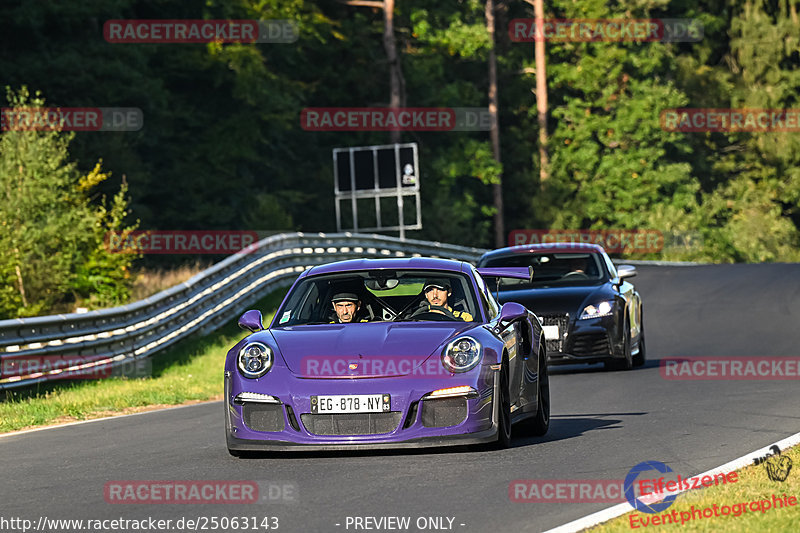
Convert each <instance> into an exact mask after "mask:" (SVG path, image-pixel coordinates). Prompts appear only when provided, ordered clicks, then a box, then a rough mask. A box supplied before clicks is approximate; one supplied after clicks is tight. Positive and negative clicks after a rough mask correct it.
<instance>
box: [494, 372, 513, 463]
mask: <svg viewBox="0 0 800 533" xmlns="http://www.w3.org/2000/svg"><path fill="white" fill-rule="evenodd" d="M510 446H511V393H510V391H509V386H508V361H506V360H505V359H504V360H503V364H502V366H501V367H500V405H498V411H497V441H496V442H495V447H496V448H508V447H510Z"/></svg>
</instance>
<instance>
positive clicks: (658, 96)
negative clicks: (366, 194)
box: [0, 0, 800, 294]
mask: <svg viewBox="0 0 800 533" xmlns="http://www.w3.org/2000/svg"><path fill="white" fill-rule="evenodd" d="M495 4H496V25H497V32H496V36H497V42H496V43H495V49H496V52H497V54H498V70H499V72H498V77H499V98H500V106H499V112H500V134H501V143H500V144H501V149H502V165H499V164H498V163H497V162H496V161H495V160H494V159H493V157H492V150H491V144H490V142H489V135H488V133H487V132H457V133H456V132H424V133H423V132H404V133H403V135H402V140H403V141H416V142H418V143H419V145H420V163H421V167H422V177H421V184H422V197H423V217H422V218H423V226H424V229H423V230H421V231H419V232H412V233H410V234H409V236H413V237H417V238H423V239H434V240H441V241H446V242H452V243H458V244H468V245H475V246H485V247H489V246H491V245H492V244H493V241H492V214H493V208H492V205H493V202H492V191H491V183H493V182H495V181H496V180H497V178H498V177H499V176H501V175H502V180H503V192H504V203H505V226H506V228H507V229H514V228H550V227H554V228H593V229H600V228H652V229H657V230H660V231H663V232H664V233H665V235H674V236H687V235H688V236H692V237H693V240H692V242H694V243H695V245H693V246H691V247H681V246H680V245H677V246H675V247H668V248H667V249H665V251H664V252H663V253H662V254H660V255H659V257H666V258H671V259H699V260H711V261H722V262H730V261H787V260H798V258H799V257H800V253H799V252H798V249H799V248H800V246H799V245H800V233H799V232H798V227H799V226H800V211H798V207H800V165H798V163H800V133H797V132H770V133H763V132H752V133H747V132H739V133H682V132H669V131H665V130H664V129H662V128H661V125H660V122H659V112H660V111H661V110H663V109H665V108H676V107H716V108H725V107H753V108H797V107H800V103H798V99H800V90H799V89H800V68H799V67H800V52H798V50H800V47H799V45H798V40H799V39H800V23H798V14H797V11H798V4H800V2H797V1H796V0H772V1H764V0H746V1H744V2H743V1H741V0H736V1H734V2H723V1H721V0H700V1H699V2H689V1H686V0H678V1H673V2H667V1H666V0H636V1H633V0H623V1H621V2H614V3H608V2H605V1H604V0H581V1H580V2H574V1H572V0H554V1H551V2H546V3H545V15H546V17H548V18H605V19H609V18H637V19H642V18H656V17H661V18H696V19H699V20H700V21H702V23H703V25H704V29H705V35H704V38H703V39H702V40H701V41H699V42H676V43H656V42H549V43H547V64H548V68H547V71H548V72H547V74H548V88H549V117H550V118H549V126H548V129H549V146H548V151H549V154H550V163H551V166H550V173H549V174H550V178H549V179H548V180H547V181H546V182H545V183H543V184H542V183H539V172H538V165H539V161H538V157H539V156H538V145H537V140H538V131H537V121H536V100H535V93H534V88H535V75H534V73H533V72H534V62H533V43H520V42H512V41H511V40H510V37H509V34H508V31H507V27H508V23H509V21H511V20H512V19H514V18H530V17H532V16H533V9H532V7H531V5H530V4H528V3H526V2H522V1H515V2H510V1H496V2H495ZM3 11H4V12H3V14H2V15H3V16H2V17H0V32H2V34H3V36H4V38H3V40H2V41H1V42H0V85H3V86H5V85H9V86H11V87H13V88H15V89H17V88H19V87H22V86H24V85H27V86H28V87H31V88H32V89H35V90H40V91H42V93H43V94H44V96H45V97H46V98H47V99H48V102H49V104H50V105H60V106H73V107H74V106H99V107H114V106H119V107H139V108H141V109H142V110H143V113H144V122H145V125H144V128H142V129H141V130H140V131H136V132H92V133H89V132H85V133H78V134H76V135H75V137H74V139H73V140H72V144H71V145H70V152H71V154H72V156H73V159H76V160H77V165H78V168H79V169H81V170H82V172H83V173H85V174H88V173H90V172H92V169H94V167H95V162H96V161H97V160H98V159H99V158H102V160H103V168H104V169H105V172H111V178H109V179H107V180H105V181H103V182H102V183H98V190H99V191H100V192H104V193H105V194H107V195H111V194H114V193H116V191H118V190H119V189H120V185H121V183H122V179H123V176H124V177H126V179H127V183H128V191H127V193H128V194H129V195H130V197H131V205H130V212H131V215H129V220H128V222H130V221H132V220H135V219H140V220H141V225H140V227H141V228H143V229H248V230H281V229H290V230H302V231H332V230H334V229H335V218H334V201H333V168H332V163H331V149H332V148H334V147H341V146H362V145H368V144H384V143H387V142H389V133H386V132H323V133H320V132H312V131H305V130H303V129H302V128H301V127H300V113H301V111H302V109H303V108H305V107H336V106H347V107H367V106H385V105H387V103H388V101H389V92H390V91H389V67H388V65H387V61H386V54H385V51H384V47H383V43H382V34H383V14H382V12H381V10H380V9H378V8H374V7H363V6H352V5H346V4H345V3H344V2H333V1H311V0H259V1H254V0H211V1H198V0H189V1H180V2H179V1H176V0H172V1H161V2H157V3H154V2H149V1H143V0H141V1H137V0H113V1H110V2H109V1H105V0H103V1H100V0H87V1H81V2H77V1H69V2H65V1H61V0H37V1H30V0H29V1H24V2H21V3H20V4H19V5H16V6H15V7H4V8H3ZM201 18H205V19H291V20H293V21H296V22H297V24H298V27H299V32H300V35H299V39H298V40H297V41H296V42H294V43H291V44H220V43H210V44H111V43H108V42H106V41H105V40H104V38H103V24H104V22H105V21H106V20H109V19H201ZM394 23H395V35H396V39H397V44H398V50H399V52H400V62H401V66H402V72H403V78H404V82H405V83H404V87H405V100H406V105H407V106H409V107H423V106H430V107H446V106H451V107H485V106H486V105H487V101H488V97H487V88H488V75H487V72H488V69H487V58H488V51H489V49H490V47H491V46H492V45H491V42H490V40H489V38H488V33H487V30H486V22H485V14H484V2H483V1H482V0H441V1H437V2H431V1H428V0H397V2H396V10H395V20H394ZM7 136H9V133H5V134H4V135H3V137H4V141H3V143H4V147H5V148H4V150H5V152H4V154H8V150H9V149H12V145H14V143H15V141H12V140H6V139H5V138H6V137H7ZM53 142H56V141H53ZM58 142H62V141H58ZM54 146H55V145H54ZM53 149H55V148H53ZM4 157H5V155H4ZM62 159H63V158H62ZM63 161H64V164H65V165H66V164H67V160H66V159H63ZM9 168H10V167H9V166H8V164H6V163H3V167H2V172H4V173H5V172H10V171H9ZM64 168H66V167H64ZM75 171H76V172H77V170H75ZM53 172H55V173H56V174H57V173H58V172H60V170H59V169H58V167H57V166H55V165H54V166H53ZM97 172H100V171H99V170H98V171H97ZM3 179H4V180H6V179H10V178H8V177H7V176H4V177H3ZM52 201H54V202H55V201H58V200H56V199H55V198H53V199H52ZM0 210H3V220H4V221H5V220H14V222H13V223H15V224H23V225H24V224H27V223H28V222H26V221H22V220H16V219H14V218H13V216H12V215H11V214H10V210H11V206H10V205H9V204H4V205H2V206H0ZM65 216H67V215H65ZM62 223H63V224H67V220H66V219H65V220H63V221H59V222H58V224H62ZM54 224H55V222H54ZM60 228H61V226H59V225H54V226H52V227H50V228H42V231H43V232H45V233H53V234H56V233H58V232H60V231H61V229H60ZM5 231H8V230H6V229H5V228H4V232H5ZM14 231H16V230H14ZM9 235H10V234H9ZM43 238H44V237H43ZM4 239H5V240H6V241H8V240H9V239H11V240H14V239H17V237H12V236H8V235H7V236H4ZM14 242H18V241H14ZM698 243H699V244H698ZM53 246H56V245H55V244H54V245H53ZM58 246H61V245H58ZM63 246H64V247H63V248H61V249H62V250H63V252H64V254H63V255H68V254H71V253H73V252H72V251H69V250H72V248H70V246H77V244H66V241H65V244H63ZM75 253H77V252H75ZM645 257H654V256H645ZM83 259H84V260H85V259H86V258H83ZM3 260H4V261H6V262H8V261H9V260H10V259H9V257H6V256H3ZM159 260H164V258H163V257H162V258H160V259H159ZM173 260H178V259H174V258H173ZM53 261H54V262H55V261H56V260H55V259H53ZM59 261H60V259H59ZM56 267H57V268H61V269H65V268H66V267H65V266H57V265H48V266H47V268H56ZM86 268H88V267H86ZM8 275H9V274H8V272H7V268H6V269H5V270H2V269H0V276H4V278H3V285H2V288H0V290H1V291H4V292H3V294H5V293H9V294H10V293H11V292H13V291H14V289H13V283H12V282H13V279H12V280H11V281H9V280H8V279H7V276H8ZM12 278H13V276H12ZM9 283H10V285H9ZM84 287H88V286H87V285H84Z"/></svg>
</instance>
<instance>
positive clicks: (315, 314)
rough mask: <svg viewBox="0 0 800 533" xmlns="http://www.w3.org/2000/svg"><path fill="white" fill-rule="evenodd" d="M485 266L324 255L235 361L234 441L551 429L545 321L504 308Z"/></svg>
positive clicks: (273, 446)
mask: <svg viewBox="0 0 800 533" xmlns="http://www.w3.org/2000/svg"><path fill="white" fill-rule="evenodd" d="M530 277H531V271H530V270H529V269H527V268H508V267H504V268H486V269H476V268H475V267H473V266H472V265H470V264H469V263H464V262H460V261H450V260H444V259H432V258H410V259H357V260H351V261H341V262H337V263H331V264H327V265H321V266H316V267H313V268H310V269H308V270H306V271H305V272H303V273H302V274H301V275H300V276H299V277H298V279H297V280H296V281H295V282H294V284H293V285H292V288H291V289H290V290H289V292H288V294H287V295H286V297H285V298H284V300H283V302H282V303H281V305H280V307H279V309H278V311H277V313H276V314H275V316H274V318H273V319H272V323H271V324H270V326H269V328H267V329H263V325H262V317H261V313H260V312H259V311H253V310H251V311H247V312H246V313H244V315H242V317H241V319H240V320H239V325H240V326H241V327H242V328H245V329H247V330H250V331H251V332H252V333H251V334H250V335H248V336H247V337H245V338H244V339H242V340H241V341H239V342H238V343H237V344H236V345H235V346H234V347H233V348H231V350H230V351H229V352H228V356H227V359H226V361H225V425H226V435H227V443H228V450H229V451H230V453H231V454H233V455H236V456H239V455H243V454H244V453H246V452H253V451H263V450H331V449H366V448H397V447H422V446H444V445H463V444H479V443H495V444H496V445H497V446H500V447H507V446H509V444H510V441H511V427H512V424H517V423H519V424H518V425H517V427H518V428H522V429H524V430H525V431H526V432H527V433H529V434H533V435H543V434H545V433H546V432H547V429H548V426H549V422H550V390H549V380H548V375H547V365H546V364H545V361H546V356H547V354H546V353H545V341H544V336H543V334H542V326H541V322H540V321H539V319H538V318H537V317H536V315H534V314H533V313H532V312H530V311H529V310H527V309H526V308H525V307H523V306H522V305H520V304H518V303H514V302H509V303H506V304H504V305H503V306H502V307H501V306H500V305H499V304H498V303H497V301H496V300H495V298H494V296H493V295H492V292H491V286H490V285H489V284H487V281H485V278H487V279H489V278H518V279H520V278H521V279H530Z"/></svg>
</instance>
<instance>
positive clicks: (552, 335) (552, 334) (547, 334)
mask: <svg viewBox="0 0 800 533" xmlns="http://www.w3.org/2000/svg"><path fill="white" fill-rule="evenodd" d="M542 331H544V338H545V339H547V340H549V341H557V340H558V326H542Z"/></svg>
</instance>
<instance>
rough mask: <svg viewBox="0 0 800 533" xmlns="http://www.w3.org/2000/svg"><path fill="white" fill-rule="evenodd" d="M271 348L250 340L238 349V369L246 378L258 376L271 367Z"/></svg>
mask: <svg viewBox="0 0 800 533" xmlns="http://www.w3.org/2000/svg"><path fill="white" fill-rule="evenodd" d="M272 360H273V357H272V350H271V349H270V348H269V346H267V345H265V344H262V343H260V342H250V343H247V344H245V346H244V348H242V349H241V350H239V357H238V365H239V371H240V372H241V373H242V375H243V376H244V377H246V378H260V377H261V376H263V375H264V374H266V373H267V372H269V369H270V368H271V367H272Z"/></svg>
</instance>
